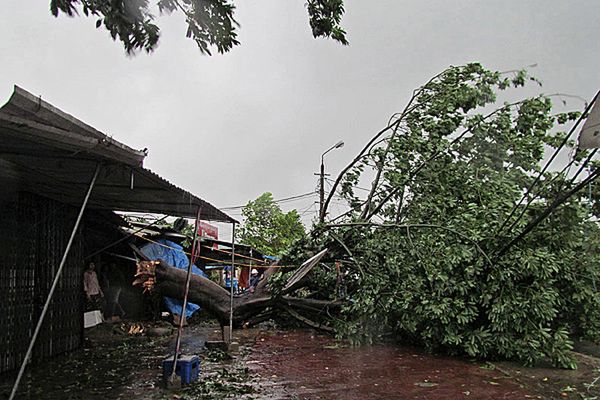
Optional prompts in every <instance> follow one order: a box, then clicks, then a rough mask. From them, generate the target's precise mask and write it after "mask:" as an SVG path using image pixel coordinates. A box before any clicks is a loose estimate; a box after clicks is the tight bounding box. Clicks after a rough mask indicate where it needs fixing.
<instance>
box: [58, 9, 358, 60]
mask: <svg viewBox="0 0 600 400" xmlns="http://www.w3.org/2000/svg"><path fill="white" fill-rule="evenodd" d="M156 4H157V6H158V9H159V12H161V13H172V12H174V11H180V12H182V13H183V14H184V15H185V21H186V24H187V31H186V36H187V37H188V38H190V39H192V40H194V41H195V42H196V44H197V45H198V48H199V49H200V52H201V53H203V54H208V55H211V54H212V51H213V50H214V49H216V50H217V52H219V53H226V52H228V51H230V50H231V49H232V48H233V47H234V46H237V45H239V44H240V42H239V41H238V40H237V35H238V34H237V29H238V28H239V26H240V25H239V24H238V22H237V21H236V20H235V18H234V13H235V5H234V3H233V0H158V1H157V3H156ZM307 8H308V14H309V19H310V26H311V28H312V31H313V36H314V37H315V38H316V37H329V38H332V39H333V40H336V41H338V42H340V43H342V44H348V41H347V40H346V32H345V31H344V30H343V29H342V28H341V26H340V22H341V18H342V15H343V14H344V4H343V1H342V0H311V1H309V2H308V3H307ZM78 9H81V11H82V12H83V14H84V15H85V16H96V17H100V18H98V19H97V20H96V28H100V27H101V26H102V23H104V27H105V28H106V30H108V32H109V33H110V36H111V37H112V39H113V40H119V41H120V42H121V43H122V44H123V47H124V48H125V50H126V51H127V53H133V52H135V51H137V50H145V51H147V52H150V51H153V50H154V49H155V48H156V46H157V45H158V39H159V37H160V29H159V27H158V26H157V25H155V24H154V22H153V21H154V20H155V16H154V14H153V13H152V11H151V9H150V4H149V2H148V0H51V1H50V12H51V13H52V15H54V16H55V17H57V16H58V14H59V13H60V12H63V13H65V14H67V15H69V16H74V15H77V14H78Z"/></svg>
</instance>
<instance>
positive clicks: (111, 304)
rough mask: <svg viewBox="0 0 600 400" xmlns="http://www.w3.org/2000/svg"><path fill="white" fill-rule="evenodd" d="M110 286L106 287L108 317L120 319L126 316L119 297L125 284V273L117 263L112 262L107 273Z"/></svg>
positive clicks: (112, 319)
mask: <svg viewBox="0 0 600 400" xmlns="http://www.w3.org/2000/svg"><path fill="white" fill-rule="evenodd" d="M107 275H108V276H107V280H108V288H107V289H106V300H107V301H106V302H107V305H106V318H110V319H111V321H118V320H119V319H121V318H124V317H125V311H124V310H123V307H121V303H120V302H119V297H120V296H121V291H122V290H123V287H124V285H125V278H124V277H123V273H122V272H121V270H120V269H119V267H117V265H116V264H115V263H111V264H110V265H109V268H108V274H107Z"/></svg>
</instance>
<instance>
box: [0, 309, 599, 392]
mask: <svg viewBox="0 0 600 400" xmlns="http://www.w3.org/2000/svg"><path fill="white" fill-rule="evenodd" d="M156 327H158V328H160V329H158V331H160V330H161V329H162V330H163V332H162V333H167V334H166V335H165V336H150V335H149V334H148V333H152V332H151V331H152V328H156ZM140 329H143V332H142V333H141V334H140V333H138V334H130V332H131V333H134V332H135V331H136V330H140ZM154 331H156V330H154ZM154 333H156V332H154ZM159 333H161V332H159ZM174 333H175V331H174V330H173V329H171V328H169V327H168V326H167V325H166V324H165V325H162V324H158V325H152V324H146V323H144V324H142V323H136V322H131V321H128V322H122V323H117V324H113V325H109V324H103V325H101V326H98V327H95V328H92V329H89V330H87V331H86V344H85V347H84V348H83V349H82V350H80V351H77V352H74V353H71V354H68V355H65V356H61V357H57V358H55V359H52V360H50V361H46V362H43V363H39V364H37V365H34V366H30V367H29V368H28V371H27V373H26V375H25V376H24V378H23V381H22V384H21V387H20V391H19V395H18V397H17V398H19V399H50V400H54V399H67V400H68V399H73V400H75V399H91V400H95V399H142V400H167V399H169V400H183V399H225V398H235V399H269V400H284V399H289V400H294V399H296V400H300V399H302V400H309V399H310V400H312V399H315V400H316V399H321V400H326V399H335V400H344V399H463V398H464V399H527V398H529V399H582V400H583V399H585V400H593V399H596V400H600V358H597V357H596V356H597V355H598V354H596V356H594V355H593V354H594V351H596V350H597V349H598V348H597V346H593V345H588V349H587V350H586V352H587V353H589V354H592V355H585V354H581V353H575V355H576V357H577V359H578V361H579V369H578V370H576V371H565V370H559V369H554V368H550V367H545V366H539V367H536V368H525V367H522V366H519V365H517V364H514V363H509V362H499V363H482V362H478V361H473V360H465V359H459V358H451V357H441V356H434V355H430V354H427V353H425V352H423V351H422V350H420V349H416V348H410V347H400V346H391V345H382V346H370V347H361V348H351V347H349V346H347V345H346V344H345V343H344V342H340V341H336V340H334V339H333V338H331V337H329V336H325V335H321V334H318V333H316V332H314V331H312V330H290V331H280V330H276V329H275V328H273V327H267V328H263V329H251V330H240V331H236V332H235V335H234V336H235V338H236V340H238V341H239V342H240V350H239V351H238V352H237V353H235V354H232V355H231V356H230V355H228V354H227V353H225V352H223V351H220V350H218V349H216V350H206V349H205V348H204V344H205V341H206V340H217V339H220V337H221V332H220V329H219V327H218V326H217V325H215V324H213V323H211V322H206V321H204V322H201V323H197V324H193V325H192V326H191V327H188V328H187V329H186V331H185V335H184V337H183V339H182V352H183V353H184V354H198V355H200V357H201V360H202V361H201V373H200V379H199V381H198V382H196V383H194V384H192V385H188V386H185V387H183V388H181V387H169V388H167V387H165V384H164V381H163V377H162V370H161V365H162V360H163V359H164V358H166V357H168V356H169V355H170V354H171V353H172V349H173V348H174V340H175V335H174ZM14 378H15V374H5V375H2V376H0V399H3V398H4V399H6V398H8V394H9V393H10V389H11V386H12V383H13V382H14Z"/></svg>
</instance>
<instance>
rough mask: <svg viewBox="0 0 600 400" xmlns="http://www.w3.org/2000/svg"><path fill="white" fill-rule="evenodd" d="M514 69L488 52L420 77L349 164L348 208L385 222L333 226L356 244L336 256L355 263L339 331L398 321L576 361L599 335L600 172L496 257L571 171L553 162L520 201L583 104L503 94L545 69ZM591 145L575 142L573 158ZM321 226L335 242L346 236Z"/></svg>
mask: <svg viewBox="0 0 600 400" xmlns="http://www.w3.org/2000/svg"><path fill="white" fill-rule="evenodd" d="M504 75H505V74H501V73H498V72H492V71H487V70H486V69H484V68H483V67H482V66H481V65H480V64H476V63H473V64H468V65H465V66H458V67H450V68H448V69H447V70H445V71H443V72H442V73H441V74H439V75H437V76H436V77H434V78H433V79H431V80H430V81H429V82H427V83H426V84H425V85H423V86H422V87H421V88H419V89H417V90H416V91H415V94H414V96H413V98H412V99H411V100H410V102H409V105H408V106H407V107H406V109H405V111H404V112H402V113H399V114H396V117H395V118H394V119H393V120H392V122H391V124H390V125H388V127H390V126H392V127H393V129H388V130H387V131H385V130H384V132H387V133H386V135H387V136H379V137H376V140H375V141H373V143H374V144H373V145H372V146H371V147H370V148H368V151H367V152H365V153H364V155H361V156H360V157H359V158H358V161H357V162H356V163H355V164H354V165H353V166H352V167H351V168H349V169H347V171H348V172H347V173H346V174H345V176H344V177H343V179H342V186H341V193H342V195H343V196H344V198H345V199H347V200H348V203H349V206H350V212H349V213H348V215H347V216H346V217H345V222H347V223H356V222H360V223H364V222H365V220H367V221H370V220H376V221H378V222H382V224H383V225H384V228H374V227H365V226H358V227H357V226H356V224H355V225H354V230H353V231H352V232H350V231H348V230H346V229H344V228H335V229H331V233H332V237H333V235H335V237H337V238H341V239H342V240H343V242H344V243H345V246H346V247H347V248H348V250H349V251H350V253H352V255H353V259H352V260H350V261H352V262H350V261H349V260H347V256H346V254H347V251H346V250H345V249H340V250H339V253H338V254H337V256H334V257H336V258H340V259H342V260H346V261H348V262H347V264H345V265H347V266H348V268H349V269H350V270H349V272H348V275H347V278H348V279H347V284H348V288H349V292H350V298H351V299H352V304H351V305H350V306H348V307H347V308H346V309H345V312H344V322H343V323H341V322H340V323H338V324H337V326H338V330H339V332H340V333H341V334H343V335H345V336H348V337H350V338H351V340H353V341H355V342H367V343H369V342H371V341H373V340H376V339H377V338H378V337H379V336H381V335H384V334H388V335H389V334H393V335H395V336H396V337H397V338H398V339H399V340H405V341H410V342H412V343H414V342H416V343H420V344H422V345H424V346H426V347H428V348H430V349H437V350H441V351H444V352H447V353H451V354H457V353H458V354H468V355H470V356H472V357H496V358H508V359H514V360H519V361H521V362H523V363H527V364H533V363H535V362H537V361H538V360H540V359H542V358H545V357H547V358H550V359H551V360H552V361H553V362H554V363H555V365H557V366H560V367H564V368H572V367H574V364H573V362H572V360H571V358H570V356H569V353H568V351H569V350H570V348H571V340H572V339H571V338H572V337H574V336H583V337H588V338H594V339H596V340H597V339H598V332H600V296H599V295H598V292H597V289H596V288H595V286H594V285H597V284H598V283H597V282H600V280H599V278H600V251H598V250H600V248H599V246H600V229H599V228H598V223H597V222H595V221H596V220H597V218H598V215H599V210H600V207H599V206H598V204H600V203H599V202H598V199H599V198H600V197H599V193H600V189H599V188H600V185H596V184H594V185H592V186H591V187H589V188H588V189H587V190H586V191H585V192H584V191H582V192H581V193H579V194H578V195H576V196H574V197H572V198H570V200H569V201H568V202H567V203H566V204H564V205H563V206H561V208H559V209H557V210H556V211H554V212H553V213H552V214H551V215H550V216H549V217H548V218H547V219H546V220H545V221H544V223H542V224H540V225H538V226H537V227H536V229H535V230H534V231H533V232H531V233H530V234H529V235H528V236H526V237H525V239H524V240H521V241H520V242H519V243H518V246H514V247H512V248H511V251H510V252H509V253H507V254H505V255H504V256H502V257H494V254H496V253H497V252H498V251H499V249H500V248H502V247H503V246H504V244H506V243H507V242H508V241H509V240H510V239H511V238H512V237H514V235H516V234H517V233H519V232H520V231H521V230H522V229H523V228H524V227H525V226H526V225H527V224H528V223H529V222H530V221H532V220H534V219H535V218H536V217H537V216H538V215H539V214H540V213H541V212H542V211H543V210H544V209H545V207H546V206H547V205H548V204H551V203H552V202H553V201H554V199H555V198H556V197H557V196H558V195H559V194H560V193H562V192H563V191H564V190H565V188H567V187H568V186H569V185H570V184H571V183H570V179H567V176H565V172H564V171H563V172H546V173H544V175H543V176H542V177H541V179H540V183H539V184H538V185H537V186H536V187H535V189H534V190H533V192H532V193H531V194H530V197H529V199H526V201H525V202H524V203H523V204H521V205H519V206H518V207H516V209H515V206H516V204H518V203H519V201H520V200H521V197H522V196H523V193H525V192H526V191H527V190H528V188H529V186H530V185H531V184H532V182H533V180H534V176H536V174H537V173H538V172H539V171H540V170H541V167H540V164H541V163H542V161H543V158H544V152H545V150H546V149H548V147H550V148H551V149H552V148H553V147H557V146H560V145H561V144H562V143H563V141H565V139H566V134H565V133H564V132H557V133H555V128H554V127H555V124H556V123H567V122H569V121H573V120H574V119H576V118H578V117H579V113H578V112H568V113H563V114H558V115H554V114H552V103H551V101H550V100H549V99H548V98H547V97H544V96H536V97H533V98H525V99H522V100H519V101H515V102H513V103H504V104H495V102H496V94H497V93H498V91H502V90H509V89H511V88H520V87H521V86H523V85H525V84H527V83H528V82H531V81H534V82H537V81H536V80H535V79H532V78H530V77H529V76H528V75H527V73H526V72H524V71H517V72H514V73H513V75H512V77H508V78H507V77H505V76H504ZM511 96H513V95H512V94H511ZM513 97H514V96H513ZM566 146H567V149H568V148H569V147H571V148H572V146H574V143H571V142H569V141H567V143H566ZM589 154H590V153H588V152H577V154H575V155H574V160H575V161H574V163H575V165H574V166H573V170H576V169H577V167H576V166H580V165H581V163H580V161H581V160H583V159H584V158H585V157H587V156H589ZM594 167H597V165H595V166H594ZM373 176H379V178H378V180H375V181H374V187H375V189H374V191H373V192H372V196H371V202H370V203H369V199H368V198H367V195H366V194H365V193H364V190H362V189H358V188H357V186H359V183H361V184H360V185H361V186H362V187H370V185H369V184H368V183H366V184H365V182H364V180H365V178H367V179H368V178H370V177H373ZM534 199H535V200H534ZM527 200H531V204H529V205H528V207H527V208H525V204H527V203H528V201H527ZM365 209H366V210H367V212H366V213H365V212H364V211H365ZM513 210H515V211H516V212H515V213H512V211H513ZM590 214H592V215H594V216H595V218H596V219H595V220H592V221H590V220H589V217H590ZM509 215H510V216H511V218H510V220H509V221H508V224H504V222H505V221H507V219H508V218H509ZM336 222H337V221H336ZM339 222H343V221H339ZM394 225H395V226H397V227H396V228H392V227H391V226H394ZM422 225H428V226H429V228H427V229H419V228H418V226H422ZM431 227H439V229H435V228H431ZM501 227H503V228H502V229H501ZM509 227H510V228H509ZM457 233H458V234H457ZM319 234H320V235H321V240H324V241H325V242H326V243H325V244H324V246H326V247H328V248H329V249H330V251H331V252H332V253H334V252H335V249H336V247H339V246H337V241H336V240H332V238H331V237H330V238H327V236H326V235H327V231H325V232H322V231H320V232H319ZM323 236H324V237H323ZM342 250H343V251H342ZM482 253H486V254H490V255H491V257H490V258H491V259H492V261H491V262H490V261H488V259H486V257H484V256H483V254H482ZM357 265H360V266H361V267H360V268H361V269H360V270H359V269H358V267H356V266H357ZM362 270H364V271H366V272H365V273H364V274H363V273H361V272H362ZM354 272H356V273H354ZM323 293H327V292H326V291H324V292H323Z"/></svg>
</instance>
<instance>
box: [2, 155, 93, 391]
mask: <svg viewBox="0 0 600 400" xmlns="http://www.w3.org/2000/svg"><path fill="white" fill-rule="evenodd" d="M99 172H100V164H96V171H94V176H93V177H92V180H91V181H90V185H89V187H88V191H87V193H86V195H85V198H84V199H83V203H82V204H81V208H80V209H79V215H77V220H76V221H75V225H74V226H73V230H72V231H71V237H70V238H69V241H68V242H67V247H66V248H65V252H64V253H63V256H62V259H61V260H60V264H59V266H58V271H56V275H55V276H54V282H52V287H50V292H49V293H48V297H47V298H46V303H45V304H44V308H43V309H42V313H41V314H40V318H39V319H38V322H37V325H36V327H35V330H34V331H33V336H32V337H31V341H30V342H29V347H28V348H27V353H25V358H23V362H22V363H21V368H20V369H19V374H18V375H17V380H16V381H15V384H14V385H13V388H12V392H11V393H10V396H9V398H8V400H13V399H14V398H15V395H16V394H17V389H18V388H19V383H21V378H23V373H24V372H25V367H26V366H27V361H28V360H29V358H30V357H31V353H32V352H33V346H34V345H35V341H36V340H37V337H38V335H39V333H40V330H41V329H42V323H43V322H44V318H45V317H46V313H47V312H48V308H49V307H50V301H52V296H53V295H54V291H55V290H56V286H58V281H59V279H60V275H61V274H62V271H63V268H64V266H65V263H66V261H67V256H68V255H69V250H71V246H72V245H73V240H74V239H75V235H76V234H77V229H79V224H80V223H81V218H82V217H83V212H84V211H85V208H86V206H87V203H88V200H89V199H90V195H91V194H92V189H93V188H94V185H95V184H96V178H98V173H99Z"/></svg>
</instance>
